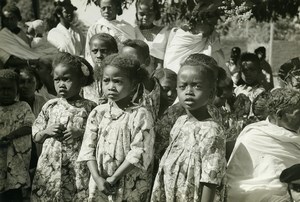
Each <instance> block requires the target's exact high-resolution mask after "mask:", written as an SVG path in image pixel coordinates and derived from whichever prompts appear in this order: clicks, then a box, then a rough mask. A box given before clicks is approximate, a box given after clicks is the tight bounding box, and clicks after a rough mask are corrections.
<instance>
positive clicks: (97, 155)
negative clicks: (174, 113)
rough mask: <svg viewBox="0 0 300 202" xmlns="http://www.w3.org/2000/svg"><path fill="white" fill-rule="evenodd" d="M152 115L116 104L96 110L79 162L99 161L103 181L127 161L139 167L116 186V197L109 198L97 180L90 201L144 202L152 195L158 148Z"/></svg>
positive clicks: (134, 107)
mask: <svg viewBox="0 0 300 202" xmlns="http://www.w3.org/2000/svg"><path fill="white" fill-rule="evenodd" d="M154 138H155V137H154V130H153V119H152V116H151V113H150V112H148V111H147V110H146V109H145V108H143V107H140V106H133V107H130V108H127V109H126V110H121V109H120V108H118V107H117V106H115V105H114V103H111V102H109V103H107V104H104V105H100V106H98V107H96V108H95V109H94V110H93V111H92V112H91V114H90V116H89V118H88V121H87V126H86V131H85V134H84V139H83V143H82V148H81V150H80V153H79V157H78V161H90V160H95V161H97V165H98V170H99V173H100V175H101V176H102V177H103V178H105V179H106V178H107V177H109V176H112V175H113V174H114V173H115V171H116V170H117V169H118V168H119V166H120V165H121V164H122V163H123V162H124V160H125V159H126V160H127V161H128V162H129V163H131V164H133V165H135V166H136V167H135V168H134V169H133V170H132V171H130V172H129V173H128V174H126V175H125V176H124V177H123V178H121V180H120V181H119V182H118V183H117V185H116V190H117V191H116V194H114V195H112V196H109V197H107V196H105V195H104V194H103V193H102V192H100V191H99V190H98V188H97V185H96V183H95V181H94V180H93V178H92V177H91V179H90V184H89V201H101V202H105V201H118V202H122V201H127V202H129V201H130V202H144V201H147V199H148V198H149V195H150V189H151V180H152V179H151V178H152V166H151V163H152V158H153V146H154Z"/></svg>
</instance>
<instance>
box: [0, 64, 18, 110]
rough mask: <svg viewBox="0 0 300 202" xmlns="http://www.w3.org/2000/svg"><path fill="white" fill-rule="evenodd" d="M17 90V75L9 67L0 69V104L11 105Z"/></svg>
mask: <svg viewBox="0 0 300 202" xmlns="http://www.w3.org/2000/svg"><path fill="white" fill-rule="evenodd" d="M18 91H19V76H18V74H17V73H16V72H14V71H13V70H11V69H1V70H0V105H1V106H7V105H12V104H13V103H14V102H15V100H16V97H17V95H18Z"/></svg>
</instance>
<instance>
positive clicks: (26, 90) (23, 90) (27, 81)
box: [19, 71, 37, 98]
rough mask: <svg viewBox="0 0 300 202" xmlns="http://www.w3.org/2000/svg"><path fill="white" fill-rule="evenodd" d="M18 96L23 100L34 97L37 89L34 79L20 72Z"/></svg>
mask: <svg viewBox="0 0 300 202" xmlns="http://www.w3.org/2000/svg"><path fill="white" fill-rule="evenodd" d="M19 85H20V96H21V97H25V98H32V97H34V92H35V90H36V87H37V82H36V78H35V77H34V76H32V75H30V74H28V73H27V72H24V71H23V72H20V83H19Z"/></svg>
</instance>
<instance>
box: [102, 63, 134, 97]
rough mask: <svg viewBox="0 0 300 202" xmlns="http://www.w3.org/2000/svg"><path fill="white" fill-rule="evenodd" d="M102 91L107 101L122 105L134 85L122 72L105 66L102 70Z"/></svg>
mask: <svg viewBox="0 0 300 202" xmlns="http://www.w3.org/2000/svg"><path fill="white" fill-rule="evenodd" d="M102 89H103V92H104V94H105V96H106V97H107V98H108V99H110V100H112V101H115V102H116V103H122V101H123V100H125V99H124V98H127V97H128V96H129V95H130V94H131V93H132V92H133V90H134V85H133V83H132V81H131V80H130V78H129V77H128V75H126V73H125V72H124V71H122V70H120V69H119V68H116V67H114V66H106V67H105V68H104V70H103V79H102Z"/></svg>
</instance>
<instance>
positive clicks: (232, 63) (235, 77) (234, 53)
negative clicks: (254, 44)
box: [226, 47, 241, 85]
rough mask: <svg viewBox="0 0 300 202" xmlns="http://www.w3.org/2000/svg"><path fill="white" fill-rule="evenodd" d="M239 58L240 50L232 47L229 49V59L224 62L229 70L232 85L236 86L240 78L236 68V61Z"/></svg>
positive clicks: (238, 70) (238, 69)
mask: <svg viewBox="0 0 300 202" xmlns="http://www.w3.org/2000/svg"><path fill="white" fill-rule="evenodd" d="M240 57H241V49H240V48H239V47H233V48H232V49H231V54H230V59H229V61H227V62H226V66H227V67H228V68H229V71H230V74H231V79H232V81H233V83H234V85H237V83H238V81H239V80H240V78H241V74H240V68H239V66H238V61H239V59H240Z"/></svg>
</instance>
